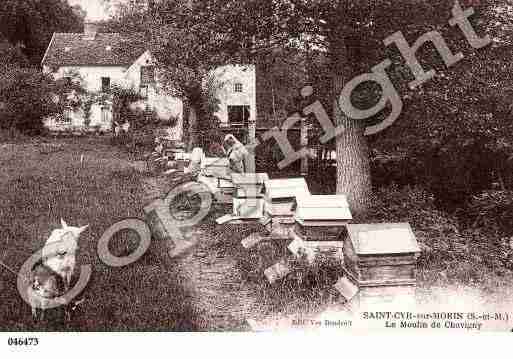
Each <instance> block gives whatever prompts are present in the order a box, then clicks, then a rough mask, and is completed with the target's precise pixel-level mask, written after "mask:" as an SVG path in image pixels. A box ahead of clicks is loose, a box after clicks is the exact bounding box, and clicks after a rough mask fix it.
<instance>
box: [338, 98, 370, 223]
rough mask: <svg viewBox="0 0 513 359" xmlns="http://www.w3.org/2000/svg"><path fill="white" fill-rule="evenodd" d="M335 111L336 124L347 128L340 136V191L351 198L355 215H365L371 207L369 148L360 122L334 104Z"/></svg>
mask: <svg viewBox="0 0 513 359" xmlns="http://www.w3.org/2000/svg"><path fill="white" fill-rule="evenodd" d="M333 111H334V112H333V113H334V116H335V121H336V123H337V124H343V125H344V128H345V131H344V132H343V133H341V134H340V135H339V136H338V137H337V141H336V143H337V193H341V194H345V195H347V197H348V202H349V205H350V206H351V211H352V212H353V214H354V215H362V214H365V212H366V211H367V210H368V209H369V205H370V201H371V195H372V187H371V177H370V165H369V148H368V145H367V139H366V138H365V136H364V130H365V127H364V126H362V124H361V121H360V122H358V121H355V120H353V119H350V118H348V117H347V116H345V115H344V114H343V113H342V112H341V110H340V107H339V106H338V104H337V103H335V104H334V109H333Z"/></svg>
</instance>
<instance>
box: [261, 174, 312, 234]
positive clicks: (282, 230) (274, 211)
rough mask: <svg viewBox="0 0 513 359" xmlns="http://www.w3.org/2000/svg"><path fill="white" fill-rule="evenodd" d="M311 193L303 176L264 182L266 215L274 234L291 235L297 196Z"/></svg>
mask: <svg viewBox="0 0 513 359" xmlns="http://www.w3.org/2000/svg"><path fill="white" fill-rule="evenodd" d="M309 195H310V191H309V190H308V185H307V184H306V181H305V179H304V178H303V177H299V178H286V179H272V180H267V181H265V182H264V198H265V206H264V215H265V217H266V218H267V219H269V221H270V223H271V233H272V234H273V236H276V235H277V236H278V237H279V238H284V239H287V238H288V237H289V235H288V233H289V230H290V228H291V227H292V226H293V224H294V213H295V211H294V206H295V205H296V198H297V197H306V196H309ZM266 223H267V222H266Z"/></svg>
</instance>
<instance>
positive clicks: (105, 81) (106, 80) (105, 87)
mask: <svg viewBox="0 0 513 359" xmlns="http://www.w3.org/2000/svg"><path fill="white" fill-rule="evenodd" d="M102 92H110V77H102Z"/></svg>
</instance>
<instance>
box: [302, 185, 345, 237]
mask: <svg viewBox="0 0 513 359" xmlns="http://www.w3.org/2000/svg"><path fill="white" fill-rule="evenodd" d="M295 207H296V213H295V216H294V220H295V222H296V224H295V226H294V231H295V232H296V234H297V235H298V236H300V237H301V238H302V239H303V240H305V241H338V240H342V238H341V235H342V234H343V233H344V229H345V226H346V224H347V223H348V222H349V221H350V220H351V219H352V218H353V217H352V215H351V211H350V209H349V204H348V203H347V199H346V196H344V195H311V196H302V197H297V198H296V204H295Z"/></svg>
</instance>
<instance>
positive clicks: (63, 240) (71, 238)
mask: <svg viewBox="0 0 513 359" xmlns="http://www.w3.org/2000/svg"><path fill="white" fill-rule="evenodd" d="M61 225H62V228H61V229H56V230H54V231H53V232H52V233H51V235H50V237H49V238H48V240H47V241H46V243H45V246H44V247H43V252H42V255H43V264H44V265H45V266H47V267H48V268H50V269H51V270H53V271H54V272H55V273H57V274H59V275H60V276H61V277H62V279H63V280H64V285H65V291H66V292H67V291H68V290H69V288H70V286H71V276H72V275H73V272H74V270H75V263H76V251H77V249H78V238H79V237H80V234H81V233H82V232H84V231H85V230H86V229H87V228H88V227H89V225H87V226H84V227H71V226H68V225H67V224H66V222H64V220H63V219H61Z"/></svg>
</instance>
